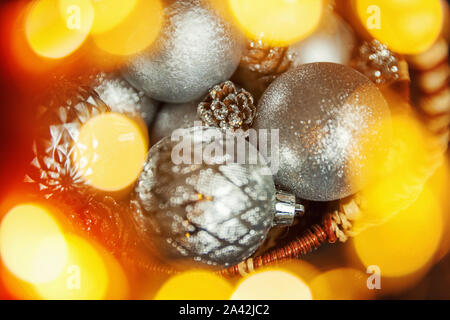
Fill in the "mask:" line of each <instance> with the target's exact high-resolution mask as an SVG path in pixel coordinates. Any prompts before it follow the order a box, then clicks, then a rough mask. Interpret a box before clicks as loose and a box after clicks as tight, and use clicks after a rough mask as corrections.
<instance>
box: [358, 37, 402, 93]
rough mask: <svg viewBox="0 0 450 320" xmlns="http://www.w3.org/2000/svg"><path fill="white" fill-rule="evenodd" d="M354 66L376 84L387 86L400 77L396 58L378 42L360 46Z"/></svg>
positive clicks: (374, 41)
mask: <svg viewBox="0 0 450 320" xmlns="http://www.w3.org/2000/svg"><path fill="white" fill-rule="evenodd" d="M354 65H355V68H356V69H357V70H359V71H360V72H361V73H363V74H364V75H366V76H367V77H368V78H369V79H370V80H372V81H373V82H375V83H376V84H389V83H392V82H394V81H396V80H398V79H399V77H400V75H399V70H400V69H399V66H398V59H397V56H396V55H395V54H394V53H393V52H392V51H390V50H389V49H388V48H387V47H386V46H385V45H383V44H382V43H380V42H379V41H378V40H372V41H371V42H367V41H365V42H364V43H363V44H362V45H361V46H360V48H359V52H358V55H357V57H356V59H355V62H354Z"/></svg>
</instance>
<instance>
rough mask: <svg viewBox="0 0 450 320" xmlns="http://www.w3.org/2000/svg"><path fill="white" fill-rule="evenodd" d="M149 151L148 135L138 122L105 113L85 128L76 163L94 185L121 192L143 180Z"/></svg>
mask: <svg viewBox="0 0 450 320" xmlns="http://www.w3.org/2000/svg"><path fill="white" fill-rule="evenodd" d="M147 147H148V139H147V135H146V133H145V132H144V131H143V130H142V129H141V127H140V126H139V124H138V123H137V122H136V121H134V120H133V119H131V118H129V117H127V116H124V115H122V114H119V113H114V112H110V113H103V114H100V115H98V116H95V117H93V118H92V119H90V120H88V121H87V122H86V123H85V124H84V125H83V126H82V127H81V129H80V132H79V136H78V138H77V140H76V144H75V152H74V160H75V162H76V163H77V164H78V166H79V168H80V172H81V174H82V175H83V176H84V178H85V179H86V181H87V182H88V183H89V184H90V185H92V186H93V187H95V188H98V189H100V190H105V191H118V190H122V189H124V188H126V187H128V186H129V185H131V184H132V183H133V182H134V181H135V180H136V179H137V177H138V176H139V174H140V172H141V169H142V166H143V163H144V161H145V157H146V153H147Z"/></svg>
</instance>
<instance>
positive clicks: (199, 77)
mask: <svg viewBox="0 0 450 320" xmlns="http://www.w3.org/2000/svg"><path fill="white" fill-rule="evenodd" d="M205 3H206V1H200V0H189V1H177V2H175V3H173V4H171V5H170V6H169V7H167V8H166V9H165V22H164V26H163V28H162V30H161V32H160V35H159V37H158V39H157V40H156V41H155V43H154V44H153V45H151V46H150V48H148V50H146V51H144V52H142V53H140V54H137V55H136V56H135V57H133V58H131V59H130V61H129V62H128V64H127V68H126V70H125V71H124V74H125V76H126V78H127V80H129V81H130V83H131V84H133V85H134V86H135V87H136V88H139V89H141V90H143V91H144V92H146V93H147V94H148V95H149V96H150V97H152V98H155V99H156V100H160V101H166V102H176V103H181V102H189V101H193V100H196V99H199V98H201V96H202V95H204V94H205V93H206V92H207V90H208V89H209V88H211V87H212V86H213V85H215V84H217V83H220V82H222V81H224V80H227V79H228V78H229V77H230V76H231V75H232V74H233V72H234V71H235V70H236V68H237V66H238V64H239V60H240V58H241V55H242V51H243V37H242V36H241V35H240V33H239V32H238V31H236V30H235V29H234V28H233V27H232V25H231V24H229V23H228V22H226V21H225V20H224V19H222V18H221V17H219V15H216V14H215V13H214V12H213V9H211V8H209V7H207V5H206V4H205Z"/></svg>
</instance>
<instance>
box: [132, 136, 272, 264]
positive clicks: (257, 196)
mask: <svg viewBox="0 0 450 320" xmlns="http://www.w3.org/2000/svg"><path fill="white" fill-rule="evenodd" d="M238 137H239V136H237V135H235V134H231V133H229V132H228V133H226V132H225V131H223V130H221V129H218V128H207V127H194V128H189V129H184V130H181V131H180V132H179V135H178V139H175V140H173V139H171V137H166V138H164V139H162V140H161V141H160V142H158V143H157V144H156V145H154V146H153V147H152V148H151V150H150V153H149V156H148V160H147V163H146V165H145V167H144V170H143V172H142V174H141V176H140V177H139V180H138V183H137V185H136V188H135V194H134V200H133V201H132V204H133V205H134V207H135V210H134V213H133V216H134V220H135V224H136V226H137V231H138V234H139V235H140V237H141V239H142V240H143V241H144V243H146V244H147V246H148V248H149V249H150V250H151V252H153V254H154V255H156V256H157V257H159V258H160V259H161V260H163V261H164V262H166V263H168V264H170V265H172V266H175V267H177V268H185V267H202V268H203V267H207V268H215V269H217V268H223V267H228V266H232V265H235V264H237V263H240V262H241V261H243V260H244V259H246V258H248V257H249V256H250V255H251V254H253V253H254V252H255V250H256V249H257V248H258V247H259V246H260V245H261V244H262V242H263V241H264V239H265V237H266V235H267V233H268V231H269V229H270V227H271V226H272V223H273V219H274V214H275V213H274V205H275V185H274V182H273V179H272V176H271V174H270V170H269V168H268V167H267V165H266V162H265V160H264V158H263V157H262V156H261V155H260V154H259V152H258V151H257V150H256V148H255V147H253V146H252V145H251V144H249V143H248V142H246V141H245V139H244V138H243V137H242V136H240V137H239V138H238ZM238 142H239V143H241V146H244V147H245V157H243V158H242V159H241V160H244V161H233V159H235V158H234V154H236V153H234V154H233V153H232V152H231V149H228V148H227V144H228V145H230V144H232V143H234V146H235V148H232V149H233V150H234V149H236V148H237V146H238V145H237V143H238ZM183 148H184V149H183ZM236 150H237V151H238V152H239V148H237V149H236ZM240 151H242V149H240ZM233 152H234V151H233ZM249 155H253V156H255V157H254V158H253V160H255V161H250V156H249ZM199 156H200V158H198V157H199ZM250 163H252V164H250Z"/></svg>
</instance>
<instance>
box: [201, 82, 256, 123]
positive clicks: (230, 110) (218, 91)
mask: <svg viewBox="0 0 450 320" xmlns="http://www.w3.org/2000/svg"><path fill="white" fill-rule="evenodd" d="M197 112H198V116H199V117H200V119H202V120H203V122H204V124H205V125H207V126H211V127H219V128H222V129H228V130H233V131H235V130H237V129H243V130H247V129H248V128H249V127H250V126H251V124H252V123H253V119H254V117H255V114H256V107H255V105H254V101H253V97H252V95H251V94H250V93H249V92H247V91H246V90H244V89H237V88H236V87H235V85H234V84H233V82H231V81H225V82H224V83H221V84H219V85H216V86H214V87H213V88H212V89H211V90H210V91H209V94H208V95H207V96H206V98H205V99H204V100H203V101H202V102H200V103H199V105H198V109H197Z"/></svg>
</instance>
